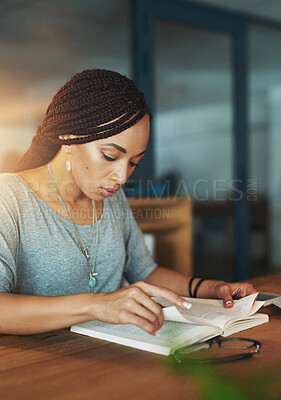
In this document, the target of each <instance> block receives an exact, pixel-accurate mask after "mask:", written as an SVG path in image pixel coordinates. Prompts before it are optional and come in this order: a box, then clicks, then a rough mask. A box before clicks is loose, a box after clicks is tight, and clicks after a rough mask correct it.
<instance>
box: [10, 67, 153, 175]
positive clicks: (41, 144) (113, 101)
mask: <svg viewBox="0 0 281 400" xmlns="http://www.w3.org/2000/svg"><path fill="white" fill-rule="evenodd" d="M145 114H148V115H149V116H150V118H151V114H150V111H149V108H148V107H147V105H146V102H145V98H144V94H143V93H142V92H140V91H139V90H138V89H137V88H136V86H135V84H134V82H133V81H132V80H131V79H129V78H127V77H126V76H124V75H121V74H119V73H117V72H113V71H107V70H104V69H92V70H85V71H82V72H80V73H78V74H76V75H75V76H74V77H73V78H71V79H70V80H69V81H68V82H67V83H66V84H65V85H64V86H63V87H62V88H61V89H60V90H59V91H58V92H57V94H56V95H55V96H54V97H53V99H52V101H51V103H50V105H49V107H48V108H47V111H46V114H45V116H44V119H43V121H42V123H41V125H40V126H39V127H38V129H37V132H36V135H35V136H34V138H33V139H32V143H31V146H30V148H29V149H28V150H27V152H26V153H25V154H24V155H23V156H22V158H21V159H20V160H19V162H18V164H17V165H16V167H15V169H14V172H19V171H23V170H26V169H31V168H36V167H39V166H41V165H45V164H47V163H48V162H49V161H51V160H52V159H53V158H54V156H55V155H56V154H57V152H58V151H59V149H60V148H61V145H62V144H64V145H71V144H82V143H88V142H91V141H93V140H98V139H105V138H108V137H110V136H113V135H117V134H118V133H120V132H122V131H124V130H125V129H128V128H130V127H131V126H133V125H135V124H136V123H137V122H138V121H139V120H141V119H142V118H143V116H144V115H145ZM63 135H69V136H70V135H75V136H76V137H75V138H73V136H72V137H71V138H70V137H69V138H68V137H65V136H63Z"/></svg>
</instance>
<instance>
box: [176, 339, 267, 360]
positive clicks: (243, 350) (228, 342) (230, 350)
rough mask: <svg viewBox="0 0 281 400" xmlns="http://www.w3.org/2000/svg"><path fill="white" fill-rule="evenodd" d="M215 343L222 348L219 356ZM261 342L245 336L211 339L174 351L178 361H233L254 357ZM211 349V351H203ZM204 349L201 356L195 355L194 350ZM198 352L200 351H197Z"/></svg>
mask: <svg viewBox="0 0 281 400" xmlns="http://www.w3.org/2000/svg"><path fill="white" fill-rule="evenodd" d="M213 344H217V345H218V346H219V348H220V349H221V350H222V351H221V350H220V353H221V354H220V355H219V356H218V355H217V354H218V352H217V349H216V348H215V347H214V348H212V350H211V347H212V345H213ZM260 348H261V344H260V342H259V341H258V340H253V339H244V338H227V339H218V338H214V339H210V340H207V341H206V342H200V343H195V344H193V345H191V346H185V347H181V348H180V349H178V350H176V351H175V352H174V353H173V358H174V360H175V361H176V362H177V363H178V364H181V363H184V362H185V363H188V362H190V363H192V362H193V363H198V364H220V363H227V362H232V361H238V360H243V359H247V358H251V357H253V355H254V354H257V353H259V351H260ZM202 350H210V351H202ZM197 351H202V352H201V353H199V356H194V354H193V353H194V352H197ZM196 354H198V353H196Z"/></svg>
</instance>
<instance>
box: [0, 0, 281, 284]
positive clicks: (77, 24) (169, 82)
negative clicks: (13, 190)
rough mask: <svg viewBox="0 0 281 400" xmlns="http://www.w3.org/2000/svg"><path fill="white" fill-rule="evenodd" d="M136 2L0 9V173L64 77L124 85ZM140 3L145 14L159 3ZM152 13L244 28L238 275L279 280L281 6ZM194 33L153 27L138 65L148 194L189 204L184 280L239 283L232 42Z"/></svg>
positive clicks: (25, 3)
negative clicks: (192, 15)
mask: <svg viewBox="0 0 281 400" xmlns="http://www.w3.org/2000/svg"><path fill="white" fill-rule="evenodd" d="M136 3H138V2H134V1H130V0H106V1H102V0H49V1H48V2H46V1H43V0H2V1H1V3H0V19H1V23H0V54H1V57H0V88H1V90H0V138H1V146H0V172H9V171H11V170H12V169H13V167H14V165H15V163H16V162H17V160H18V158H19V157H20V156H21V155H22V153H23V152H24V151H25V150H26V149H27V148H28V147H29V145H30V142H31V139H32V137H33V136H34V134H35V132H36V128H37V126H38V125H39V124H40V122H41V120H42V118H43V115H44V113H45V110H46V108H47V106H48V104H49V102H50V101H51V99H52V96H53V95H54V94H55V93H56V91H57V90H58V89H59V88H60V86H62V84H63V83H65V82H66V80H68V79H70V78H71V77H72V76H73V75H74V74H75V73H77V72H79V71H81V70H83V69H87V68H105V69H111V70H115V71H118V72H120V73H122V74H125V75H127V76H128V77H131V78H134V79H135V77H136V76H135V71H136V63H137V62H138V60H137V58H136V56H135V55H134V49H133V46H134V43H135V42H134V40H133V39H134V38H133V35H135V33H134V26H133V23H134V19H132V12H131V11H132V7H134V6H136ZM143 3H145V4H146V7H149V6H150V3H151V4H152V3H155V4H156V3H157V4H158V3H161V2H153V0H151V1H148V0H145V1H144V2H143ZM162 3H165V6H167V7H169V6H171V7H172V6H173V3H174V4H175V3H185V4H186V5H191V6H192V5H196V7H198V8H197V10H199V11H200V10H202V15H203V16H204V15H206V13H207V15H208V8H204V7H205V6H209V7H212V9H213V10H214V11H215V12H218V13H219V12H220V11H225V12H228V13H229V14H227V15H232V14H233V15H236V16H240V17H241V18H243V17H246V18H247V61H248V108H247V119H248V131H247V134H248V139H249V142H248V143H249V151H248V165H247V174H248V176H247V182H248V192H247V193H248V194H249V196H248V198H247V200H248V203H249V216H250V219H249V221H250V222H249V240H248V242H247V246H248V251H249V266H246V267H245V268H246V269H245V270H247V271H248V272H246V274H245V275H244V277H247V274H248V276H249V275H251V276H255V275H260V274H263V275H264V274H269V273H273V272H275V271H280V269H281V251H280V248H281V203H280V195H281V186H280V184H281V158H280V154H279V153H280V150H281V135H280V126H281V113H280V110H281V51H280V50H281V2H280V1H279V0H204V1H203V0H202V1H201V0H197V1H193V2H189V1H177V0H176V1H172V0H171V1H168V0H166V1H164V2H162ZM200 7H202V8H200ZM136 13H137V11H136V10H135V14H134V18H136ZM212 15H213V14H210V18H212ZM218 15H220V14H218ZM140 18H141V16H140ZM199 25H200V24H198V26H197V24H196V23H194V24H190V25H188V24H180V23H176V22H175V21H174V20H168V19H167V18H166V19H162V18H157V17H155V18H154V19H153V52H152V54H151V55H150V56H148V57H153V63H151V65H153V113H154V120H153V143H152V147H153V148H152V153H151V157H152V154H153V158H151V163H153V169H154V175H153V184H154V187H155V188H156V187H157V185H160V188H162V189H163V188H164V189H165V190H166V191H167V190H168V193H167V192H163V194H165V195H172V196H189V197H190V198H191V200H192V208H193V214H192V225H193V230H192V235H193V238H192V243H193V245H192V260H193V261H192V263H193V272H194V273H195V274H197V275H201V276H205V277H210V278H220V279H225V280H233V279H234V278H237V277H238V278H239V276H238V275H237V274H235V257H236V258H237V256H238V257H239V254H237V251H239V249H238V250H237V247H235V240H234V237H235V219H234V211H233V205H232V203H231V199H230V196H231V193H232V192H233V185H232V180H233V146H234V143H233V124H234V122H235V121H234V120H233V119H234V113H233V62H234V60H233V43H232V38H231V36H230V35H229V34H227V33H225V32H219V31H216V30H208V29H204V28H202V27H201V26H199ZM149 62H151V60H148V63H149ZM151 86H152V85H151ZM243 100H245V99H241V101H243ZM148 157H149V155H148ZM167 182H168V183H169V185H167ZM162 189H161V190H162ZM161 190H160V191H161ZM240 223H243V221H240ZM241 251H243V250H241ZM244 251H245V249H244ZM242 255H243V254H242V253H241V257H242ZM240 278H243V275H240Z"/></svg>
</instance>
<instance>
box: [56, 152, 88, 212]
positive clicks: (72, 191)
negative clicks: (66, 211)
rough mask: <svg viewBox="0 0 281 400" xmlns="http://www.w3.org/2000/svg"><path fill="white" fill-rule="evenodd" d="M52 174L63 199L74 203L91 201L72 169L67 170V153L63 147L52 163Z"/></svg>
mask: <svg viewBox="0 0 281 400" xmlns="http://www.w3.org/2000/svg"><path fill="white" fill-rule="evenodd" d="M49 164H50V166H51V171H52V175H53V178H54V181H55V183H56V186H57V188H58V191H59V193H60V195H61V197H62V199H63V201H65V202H68V203H73V204H79V203H85V202H87V203H88V202H91V200H90V199H89V198H88V197H87V196H86V195H85V194H84V193H83V192H82V190H81V189H80V188H79V186H78V185H77V183H76V181H75V179H74V177H73V174H72V171H67V170H66V167H65V164H66V154H65V152H64V151H63V150H62V149H61V150H60V152H59V153H58V155H57V157H56V158H55V159H54V160H52V161H51V162H50V163H49Z"/></svg>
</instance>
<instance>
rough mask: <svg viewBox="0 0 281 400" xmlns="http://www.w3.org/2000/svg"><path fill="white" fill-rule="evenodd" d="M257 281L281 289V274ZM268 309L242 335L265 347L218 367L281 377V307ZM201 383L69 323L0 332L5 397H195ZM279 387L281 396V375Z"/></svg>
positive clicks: (234, 374)
mask: <svg viewBox="0 0 281 400" xmlns="http://www.w3.org/2000/svg"><path fill="white" fill-rule="evenodd" d="M252 281H253V282H254V283H255V285H256V287H257V289H259V290H265V291H270V292H275V293H280V289H281V274H279V275H275V276H271V277H264V278H256V279H253V280H252ZM263 312H267V313H268V314H269V315H270V323H268V324H265V325H261V326H259V327H256V328H252V329H250V330H248V331H245V332H242V333H240V334H238V335H237V336H244V337H248V338H254V339H258V340H260V341H261V343H262V349H261V353H260V354H258V355H256V356H255V357H254V358H253V359H250V360H244V361H239V362H236V363H232V364H224V365H222V366H221V367H217V369H216V371H217V373H219V374H224V376H226V377H227V379H231V381H233V379H238V380H239V379H244V380H245V379H248V378H249V380H250V378H251V377H252V376H253V374H255V373H258V371H261V369H263V368H266V369H267V371H272V372H273V373H275V374H276V376H278V378H280V375H281V374H280V361H281V335H280V328H281V310H280V309H278V308H277V307H274V306H271V307H269V308H267V309H264V310H263ZM259 383H260V382H259ZM265 383H266V381H265V382H264V384H265ZM197 389H198V383H196V382H195V381H194V379H192V378H191V377H190V376H188V375H186V374H181V375H180V374H179V373H178V372H176V371H175V370H174V368H173V367H172V365H170V364H169V362H168V358H167V357H164V356H159V355H156V354H152V353H148V352H144V351H140V350H136V349H131V348H128V347H125V346H119V345H116V344H112V343H107V342H104V341H100V340H97V339H92V338H89V337H86V336H82V335H81V336H80V335H77V334H74V333H70V332H69V330H68V329H64V330H60V331H56V332H50V333H44V334H38V335H32V336H9V335H1V336H0V396H1V399H3V400H4V399H5V400H14V399H19V400H25V399H26V400H33V399H36V400H37V399H40V400H45V399H46V400H53V399H60V400H62V399H65V400H66V399H67V400H76V399H77V400H78V399H79V400H81V399H91V398H93V399H97V400H114V399H116V400H118V399H122V400H123V399H124V400H125V399H134V400H138V399H139V400H145V399H149V400H150V399H155V400H159V399H161V400H162V399H167V400H168V399H169V400H172V399H177V400H181V399H192V400H195V399H197V398H198V396H197ZM273 392H274V393H275V394H276V396H277V397H276V398H278V395H279V398H280V396H281V384H280V379H279V382H277V385H276V386H275V387H274V388H273ZM267 399H268V397H267Z"/></svg>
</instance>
